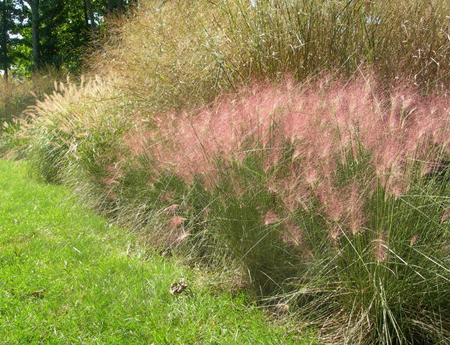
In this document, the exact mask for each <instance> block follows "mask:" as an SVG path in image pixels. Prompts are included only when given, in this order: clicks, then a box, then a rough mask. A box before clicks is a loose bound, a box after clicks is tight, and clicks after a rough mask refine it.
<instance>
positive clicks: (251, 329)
mask: <svg viewBox="0 0 450 345" xmlns="http://www.w3.org/2000/svg"><path fill="white" fill-rule="evenodd" d="M25 168H26V165H25V164H23V163H22V164H14V163H8V162H5V161H1V162H0V175H1V179H0V249H1V253H0V265H1V270H0V339H1V342H2V343H6V344H30V343H33V344H34V343H36V344H37V343H46V344H74V343H83V344H86V343H88V344H93V343H103V344H124V343H133V344H137V343H142V344H149V343H152V342H154V343H157V344H174V343H178V344H192V343H220V344H232V343H236V344H242V343H252V344H258V343H261V344H263V343H264V344H268V343H280V344H285V343H296V344H298V343H302V341H301V339H300V338H297V337H296V336H295V334H293V333H290V334H288V333H287V329H286V328H284V327H279V326H274V325H272V324H270V323H267V322H266V320H265V319H266V316H265V314H264V312H262V311H260V310H258V309H257V308H255V307H252V306H251V305H249V304H248V298H246V297H245V296H244V295H242V294H239V295H238V296H236V297H232V296H231V294H229V293H226V292H224V293H219V294H217V293H215V294H214V293H212V289H211V288H210V287H209V286H214V284H213V282H211V281H210V282H209V283H211V285H209V284H208V276H207V275H205V274H204V273H201V272H196V273H194V271H193V270H191V269H188V268H186V267H184V266H182V265H180V264H177V263H176V262H175V261H174V260H169V259H165V258H161V257H158V256H157V255H154V254H153V253H152V252H146V251H145V250H144V249H143V248H142V247H140V246H139V245H138V244H137V243H136V238H135V236H133V235H130V234H128V233H127V232H125V231H124V230H122V229H119V228H117V227H115V226H111V225H109V224H108V223H107V222H106V221H105V220H104V219H102V218H100V217H98V216H96V215H94V214H93V213H92V212H91V211H89V210H87V209H85V208H83V207H80V206H74V202H75V200H74V199H73V198H72V197H70V196H69V194H68V192H67V190H65V189H63V188H60V187H55V186H50V185H46V184H40V183H37V182H35V181H33V180H30V179H29V177H28V175H27V174H26V172H25V171H26V170H25ZM182 277H184V278H185V280H186V282H187V284H188V288H187V290H186V292H184V293H182V294H180V295H179V296H172V295H171V294H170V292H169V289H170V286H171V284H172V283H174V282H176V281H179V280H180V279H181V278H182ZM304 343H305V344H307V343H310V341H306V340H305V342H304Z"/></svg>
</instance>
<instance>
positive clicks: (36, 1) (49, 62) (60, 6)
mask: <svg viewBox="0 0 450 345" xmlns="http://www.w3.org/2000/svg"><path fill="white" fill-rule="evenodd" d="M132 5H134V6H136V5H137V1H136V0H71V1H61V0H0V69H1V70H2V71H3V76H4V77H5V78H8V76H9V75H11V74H13V75H17V76H26V75H30V74H31V73H32V72H33V71H35V70H39V69H41V68H43V67H45V66H52V67H55V68H57V69H61V70H64V71H67V72H76V71H78V70H79V69H80V67H81V61H82V59H81V57H82V55H83V54H84V53H85V52H86V50H87V47H89V45H90V43H91V42H92V40H93V38H94V37H95V36H96V34H97V33H98V32H99V30H102V28H103V26H104V19H105V18H106V17H107V16H109V15H120V14H121V13H123V12H124V11H126V10H127V9H128V8H129V7H130V6H132Z"/></svg>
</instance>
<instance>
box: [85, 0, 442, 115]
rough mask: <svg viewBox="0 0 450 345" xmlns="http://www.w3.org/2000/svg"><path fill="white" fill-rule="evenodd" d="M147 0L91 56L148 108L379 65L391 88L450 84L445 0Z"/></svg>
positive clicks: (436, 89) (186, 103) (348, 73)
mask: <svg viewBox="0 0 450 345" xmlns="http://www.w3.org/2000/svg"><path fill="white" fill-rule="evenodd" d="M251 3H252V2H251V1H246V0H245V1H240V0H220V1H215V2H212V1H206V0H195V1H189V2H180V1H170V2H167V1H159V0H149V1H143V2H142V4H141V5H140V9H139V11H138V12H137V15H136V18H134V19H133V20H132V21H131V22H126V24H125V23H123V25H119V27H120V30H119V35H120V36H119V37H120V40H119V41H120V43H119V44H118V43H117V42H118V39H117V35H112V39H111V43H110V44H108V43H106V44H105V46H104V49H102V50H101V51H99V53H98V54H97V56H94V57H93V59H92V65H93V66H94V67H96V72H97V73H100V74H109V73H113V74H114V75H115V76H120V82H119V87H121V88H123V89H124V90H126V92H127V93H129V94H130V97H131V99H132V100H133V101H140V102H142V103H143V107H144V109H147V110H148V109H152V111H153V110H156V111H158V110H161V109H167V108H173V107H178V108H180V107H181V108H184V107H186V106H192V105H195V104H198V103H199V102H200V103H202V102H205V101H206V102H209V101H212V100H213V99H214V98H215V97H216V96H217V94H218V93H220V92H223V91H225V92H228V91H230V90H231V91H236V90H238V89H239V88H240V87H241V86H242V85H248V84H249V83H250V84H251V83H253V82H254V81H255V80H261V79H263V80H264V79H267V78H269V79H274V78H275V79H284V78H285V75H286V74H289V75H291V76H293V77H294V78H295V79H297V80H307V79H310V78H314V77H317V75H318V74H319V75H320V74H321V73H322V72H323V71H324V70H327V71H332V72H333V73H337V74H339V75H340V76H343V77H349V76H352V75H354V74H355V73H358V71H360V70H365V69H374V70H375V71H376V72H377V73H376V75H377V78H379V79H380V82H381V83H384V84H385V85H386V86H388V85H392V84H395V83H397V84H398V85H401V84H402V83H404V82H405V81H406V82H408V83H411V84H415V85H419V86H420V87H421V88H422V89H423V90H424V91H425V92H445V90H446V89H447V88H448V86H449V82H450V73H449V68H448V66H449V65H450V58H449V56H450V54H449V53H450V50H449V49H450V40H449V38H448V33H449V30H450V22H449V19H448V13H450V5H449V3H448V1H445V0H433V1H426V2H424V1H420V0H412V1H406V0H393V1H387V0H381V1H365V0H332V1H329V0H314V1H310V0H295V1H291V0H276V1H269V0H261V1H255V3H256V4H257V5H256V6H251Z"/></svg>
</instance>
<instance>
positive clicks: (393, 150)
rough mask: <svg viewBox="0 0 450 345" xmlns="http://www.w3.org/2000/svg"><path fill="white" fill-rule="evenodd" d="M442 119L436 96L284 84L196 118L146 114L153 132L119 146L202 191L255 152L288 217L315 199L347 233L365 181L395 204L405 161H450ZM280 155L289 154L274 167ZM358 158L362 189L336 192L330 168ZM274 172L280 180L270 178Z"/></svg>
mask: <svg viewBox="0 0 450 345" xmlns="http://www.w3.org/2000/svg"><path fill="white" fill-rule="evenodd" d="M449 118H450V100H449V99H448V98H445V97H434V98H430V99H424V98H420V97H419V96H418V95H417V94H416V93H415V92H414V91H413V90H405V89H403V90H401V89H398V90H394V91H391V93H390V94H389V95H387V94H383V93H381V92H378V90H377V86H376V84H375V83H374V82H372V81H366V80H354V81H351V82H349V83H347V84H343V83H340V82H322V83H321V82H316V83H311V84H308V85H303V86H294V84H293V83H292V81H291V80H286V81H285V82H281V83H278V84H257V85H255V86H253V87H252V88H249V89H244V90H242V91H241V92H240V93H238V94H236V95H228V96H224V97H222V98H219V99H218V100H217V101H216V102H215V103H214V104H211V105H209V106H205V107H202V108H200V109H197V110H193V111H189V112H184V113H181V114H177V113H175V112H173V113H168V114H159V115H155V119H154V121H155V123H156V124H157V131H153V133H152V134H149V135H147V137H146V138H142V137H140V136H136V137H134V138H133V140H128V146H129V147H130V151H131V152H133V153H138V152H139V153H140V152H146V153H147V154H149V155H150V156H151V157H150V158H151V159H153V161H154V164H155V167H159V168H162V169H164V170H167V169H170V170H173V171H174V172H175V173H176V174H177V175H179V176H180V177H181V178H183V179H184V180H186V181H187V182H188V183H190V182H192V181H193V178H194V176H196V175H202V176H203V177H204V180H205V182H207V184H208V185H209V186H210V187H213V186H214V185H215V184H216V183H217V182H218V181H219V179H220V178H221V177H220V176H221V174H219V172H220V171H219V170H220V169H226V167H227V164H228V163H231V162H242V161H243V160H244V159H245V158H246V157H247V156H249V155H251V154H253V153H254V152H256V151H257V152H260V153H261V155H260V157H261V159H262V161H261V163H262V166H263V169H264V171H266V172H267V173H268V174H269V176H268V179H267V185H266V187H267V188H268V189H270V190H271V191H272V192H273V193H275V194H277V195H278V196H279V197H280V198H281V200H282V201H283V202H284V205H285V206H286V208H287V209H288V210H295V209H296V208H298V207H301V208H307V207H309V206H308V205H309V204H310V201H311V198H315V199H316V200H318V201H319V202H320V205H321V211H322V212H323V213H324V214H325V215H326V217H327V218H328V219H329V220H332V221H334V222H338V221H342V222H343V224H344V226H345V227H346V228H348V229H350V233H352V234H355V233H356V232H358V231H360V229H361V228H362V227H363V224H364V221H365V217H364V214H363V208H364V200H365V194H370V193H372V192H373V190H374V188H375V187H376V183H373V181H379V182H380V183H381V184H382V186H384V187H385V188H386V190H387V192H388V193H391V194H393V195H394V196H395V195H396V196H398V195H401V194H403V193H405V192H406V191H407V190H408V188H409V179H410V171H409V170H410V167H411V165H412V163H413V162H420V161H423V162H426V161H432V160H433V159H440V155H442V154H450V145H449V143H450V120H449ZM145 133H147V132H145ZM140 146H145V148H143V149H142V148H141V147H140ZM287 146H290V147H291V148H292V152H293V155H292V157H291V158H290V159H289V160H287V161H282V159H281V158H282V154H281V152H282V150H283V149H285V148H286V147H287ZM360 152H366V153H368V154H369V156H370V165H371V168H370V169H372V168H373V169H372V170H367V172H366V175H365V176H364V179H365V181H360V182H359V183H360V184H361V183H363V184H364V183H365V184H367V185H358V183H356V181H355V180H353V182H351V183H348V182H347V183H344V184H342V183H338V180H337V172H338V169H339V165H344V166H345V165H346V164H347V159H348V157H349V156H350V157H352V159H353V162H352V163H350V164H353V165H354V164H359V163H360V159H361V157H359V154H360ZM219 158H220V160H221V164H220V165H218V164H217V162H218V159H219ZM277 166H281V167H282V168H281V170H282V172H284V174H283V175H282V176H278V175H277V173H274V175H270V174H271V173H270V172H271V171H277V169H275V168H276V167H277ZM272 168H274V169H272ZM367 169H369V168H367ZM237 178H239V177H237ZM236 184H237V185H239V181H236ZM241 187H242V186H241ZM241 187H239V188H241ZM239 188H237V189H239ZM242 188H245V186H243V187H242Z"/></svg>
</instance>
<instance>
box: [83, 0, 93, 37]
mask: <svg viewBox="0 0 450 345" xmlns="http://www.w3.org/2000/svg"><path fill="white" fill-rule="evenodd" d="M84 4H85V6H86V11H87V15H88V18H89V21H90V22H91V23H90V25H91V29H92V30H94V28H95V18H94V12H93V11H92V5H91V0H84Z"/></svg>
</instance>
